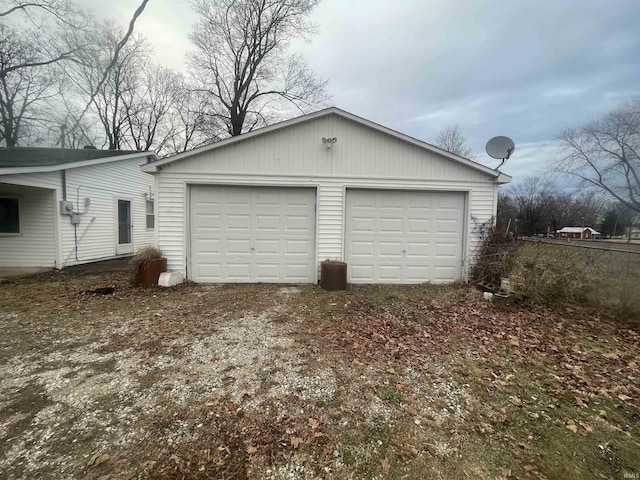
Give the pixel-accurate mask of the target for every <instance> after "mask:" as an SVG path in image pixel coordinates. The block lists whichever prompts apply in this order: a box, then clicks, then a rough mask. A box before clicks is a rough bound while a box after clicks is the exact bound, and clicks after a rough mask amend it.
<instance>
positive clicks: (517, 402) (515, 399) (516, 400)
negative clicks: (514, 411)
mask: <svg viewBox="0 0 640 480" xmlns="http://www.w3.org/2000/svg"><path fill="white" fill-rule="evenodd" d="M511 403H513V404H514V405H515V406H516V407H520V406H521V405H522V400H520V399H519V398H518V397H511Z"/></svg>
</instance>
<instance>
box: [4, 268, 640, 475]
mask: <svg viewBox="0 0 640 480" xmlns="http://www.w3.org/2000/svg"><path fill="white" fill-rule="evenodd" d="M0 325H2V332H3V335H2V336H0V477H2V478H25V479H31V478H94V479H96V478H97V479H133V478H219V479H235V478H239V479H244V478H247V479H312V478H335V479H352V478H353V479H360V478H371V479H374V478H378V479H383V478H391V479H400V478H407V479H413V478H435V479H440V478H442V479H444V478H447V479H448V478H454V479H455V478H469V477H474V478H505V479H507V478H597V477H600V478H638V475H639V474H640V365H639V363H640V361H639V360H638V352H640V348H639V347H640V327H639V324H638V323H623V322H621V321H617V320H615V319H606V318H602V317H600V316H599V315H598V314H596V313H594V312H591V311H589V310H587V309H584V308H580V307H578V306H572V307H566V308H563V309H562V310H549V309H543V308H540V307H536V306H532V305H527V304H519V305H502V304H495V303H492V302H488V301H486V300H484V298H483V296H482V293H481V292H478V291H476V290H474V289H472V288H470V287H465V286H455V285H454V286H438V287H436V286H429V285H425V286H416V287H382V286H368V287H358V288H356V287H351V288H350V289H349V290H348V291H346V292H333V293H330V292H325V291H323V290H321V289H319V288H318V287H316V286H310V285H309V286H281V285H273V286H270V285H245V286H238V285H235V286H233V285H225V286H205V285H194V284H185V285H182V286H179V287H176V288H172V289H159V288H152V289H148V290H142V289H137V288H134V287H132V286H130V284H129V281H128V278H127V276H126V274H125V273H123V272H103V273H101V272H84V273H83V272H77V271H70V272H54V273H46V274H41V275H38V276H34V277H28V278H19V279H13V280H11V281H9V282H8V283H5V284H2V285H0Z"/></svg>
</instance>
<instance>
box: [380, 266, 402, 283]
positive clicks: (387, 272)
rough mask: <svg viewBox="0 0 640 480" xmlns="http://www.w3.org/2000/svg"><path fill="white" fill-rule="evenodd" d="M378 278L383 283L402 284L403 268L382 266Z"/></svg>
mask: <svg viewBox="0 0 640 480" xmlns="http://www.w3.org/2000/svg"><path fill="white" fill-rule="evenodd" d="M378 277H379V278H380V281H381V282H383V283H400V282H401V278H402V267H401V266H400V265H380V267H379V268H378Z"/></svg>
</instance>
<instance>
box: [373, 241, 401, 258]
mask: <svg viewBox="0 0 640 480" xmlns="http://www.w3.org/2000/svg"><path fill="white" fill-rule="evenodd" d="M378 245H379V246H380V249H379V254H380V256H383V257H389V256H392V257H399V256H400V254H401V253H402V242H400V241H399V240H397V241H392V242H389V241H380V242H379V243H378Z"/></svg>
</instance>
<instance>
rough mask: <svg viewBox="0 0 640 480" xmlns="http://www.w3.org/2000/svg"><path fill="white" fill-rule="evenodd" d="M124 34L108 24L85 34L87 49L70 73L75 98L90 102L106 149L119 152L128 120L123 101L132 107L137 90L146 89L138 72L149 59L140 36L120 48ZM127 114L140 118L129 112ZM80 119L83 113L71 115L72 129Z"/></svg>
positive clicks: (145, 46) (145, 44)
mask: <svg viewBox="0 0 640 480" xmlns="http://www.w3.org/2000/svg"><path fill="white" fill-rule="evenodd" d="M123 35H124V34H123V31H122V29H121V28H119V27H118V26H116V25H115V24H113V23H111V22H107V23H103V24H101V25H99V26H97V27H96V28H95V29H94V30H93V31H92V32H89V33H88V34H87V40H86V42H87V45H88V47H87V48H86V49H85V51H84V52H83V56H82V58H81V61H80V62H78V63H77V64H76V65H75V66H74V68H73V72H72V74H71V76H72V78H73V79H74V82H75V85H76V87H77V92H76V95H79V97H80V100H81V102H82V103H83V104H84V103H85V102H87V101H88V102H89V104H90V106H91V111H92V113H94V114H95V115H96V117H97V119H98V120H99V122H100V125H101V126H102V130H103V132H104V138H105V146H107V147H108V148H109V149H120V148H122V147H123V146H125V144H126V141H125V136H126V134H127V131H128V129H129V119H128V118H127V113H128V112H127V105H126V104H125V98H128V99H129V101H130V103H131V104H132V103H133V100H132V99H134V98H137V97H138V94H137V92H136V90H137V89H143V90H144V89H145V87H144V85H141V83H142V79H141V78H140V72H141V71H142V70H143V68H144V67H145V66H146V65H147V63H148V59H149V47H148V45H147V43H146V41H145V40H144V39H143V38H142V37H140V36H136V35H134V36H132V37H131V38H130V39H129V41H128V42H127V44H126V45H123V46H120V39H121V38H122V37H123ZM116 52H117V53H118V55H117V58H116ZM114 58H116V60H115V61H114ZM129 107H130V109H132V108H133V107H132V106H131V105H130V106H129ZM85 111H86V109H85ZM129 113H131V114H137V115H140V113H139V112H133V111H132V110H130V111H129ZM83 116H84V112H79V113H76V115H74V117H75V118H76V121H75V122H74V124H73V126H74V127H76V124H77V123H78V119H81V118H82V117H83ZM138 133H139V132H138Z"/></svg>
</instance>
